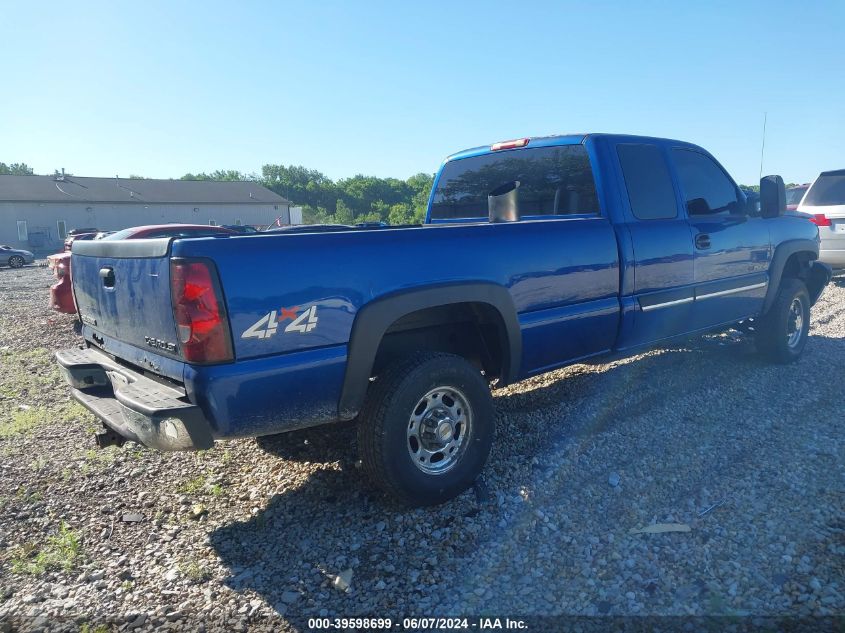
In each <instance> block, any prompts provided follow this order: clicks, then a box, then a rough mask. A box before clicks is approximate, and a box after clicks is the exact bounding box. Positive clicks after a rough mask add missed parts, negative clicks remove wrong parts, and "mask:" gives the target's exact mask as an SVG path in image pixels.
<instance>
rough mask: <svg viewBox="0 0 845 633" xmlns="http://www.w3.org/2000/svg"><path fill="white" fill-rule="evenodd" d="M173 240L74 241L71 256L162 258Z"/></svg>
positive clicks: (164, 238) (165, 238)
mask: <svg viewBox="0 0 845 633" xmlns="http://www.w3.org/2000/svg"><path fill="white" fill-rule="evenodd" d="M172 239H173V238H170V237H161V238H156V239H151V240H114V241H109V240H91V241H85V242H79V241H74V243H73V254H74V255H85V256H88V257H116V258H127V259H130V258H131V259H137V258H144V257H164V256H166V255H167V253H168V251H169V250H170V241H171V240H172Z"/></svg>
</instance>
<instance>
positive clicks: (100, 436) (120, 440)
mask: <svg viewBox="0 0 845 633" xmlns="http://www.w3.org/2000/svg"><path fill="white" fill-rule="evenodd" d="M94 439H95V440H96V441H97V448H108V447H109V446H123V445H124V444H125V443H126V438H125V437H123V436H122V435H121V434H120V433H116V432H115V431H114V430H112V429H110V428H108V427H107V426H105V425H104V427H103V430H102V431H100V432H99V433H95V434H94Z"/></svg>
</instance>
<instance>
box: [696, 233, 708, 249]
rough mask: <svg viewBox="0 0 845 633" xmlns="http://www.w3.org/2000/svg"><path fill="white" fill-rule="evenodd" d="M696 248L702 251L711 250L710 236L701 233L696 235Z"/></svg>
mask: <svg viewBox="0 0 845 633" xmlns="http://www.w3.org/2000/svg"><path fill="white" fill-rule="evenodd" d="M695 247H696V248H698V249H701V250H705V249H708V248H710V236H709V235H708V234H707V233H699V234H698V235H696V236H695Z"/></svg>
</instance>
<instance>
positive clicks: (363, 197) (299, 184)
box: [182, 165, 434, 225]
mask: <svg viewBox="0 0 845 633" xmlns="http://www.w3.org/2000/svg"><path fill="white" fill-rule="evenodd" d="M182 180H253V181H255V182H258V183H260V184H262V185H263V186H265V187H267V188H268V189H270V190H271V191H273V192H275V193H277V194H279V195H280V196H282V197H283V198H286V199H287V200H290V201H291V202H292V203H293V204H295V205H297V206H301V207H302V215H303V221H304V222H305V223H307V224H315V223H320V224H323V223H327V224H333V223H337V224H355V223H358V222H386V223H388V224H392V225H397V224H420V223H421V222H422V221H423V220H424V219H425V212H426V207H427V206H428V196H429V193H430V192H431V186H432V183H433V182H434V175H433V174H425V173H419V174H415V175H414V176H411V177H410V178H407V179H405V180H400V179H398V178H378V177H376V176H364V175H361V174H358V175H357V176H352V177H351V178H341V179H340V180H337V181H334V180H332V179H331V178H329V177H328V176H326V175H325V174H323V173H322V172H320V171H317V170H316V169H308V168H307V167H302V166H301V165H264V167H262V169H261V174H260V175H259V174H244V173H242V172H239V171H236V170H217V171H213V172H211V173H205V172H203V173H198V174H191V173H188V174H185V175H184V176H182Z"/></svg>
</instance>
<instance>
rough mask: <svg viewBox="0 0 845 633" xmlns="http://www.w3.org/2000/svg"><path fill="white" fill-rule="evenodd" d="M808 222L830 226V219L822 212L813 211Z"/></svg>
mask: <svg viewBox="0 0 845 633" xmlns="http://www.w3.org/2000/svg"><path fill="white" fill-rule="evenodd" d="M810 222H812V223H813V224H815V225H816V226H832V224H831V223H830V219H829V218H828V217H827V216H826V215H825V214H824V213H814V214H813V217H811V218H810Z"/></svg>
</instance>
